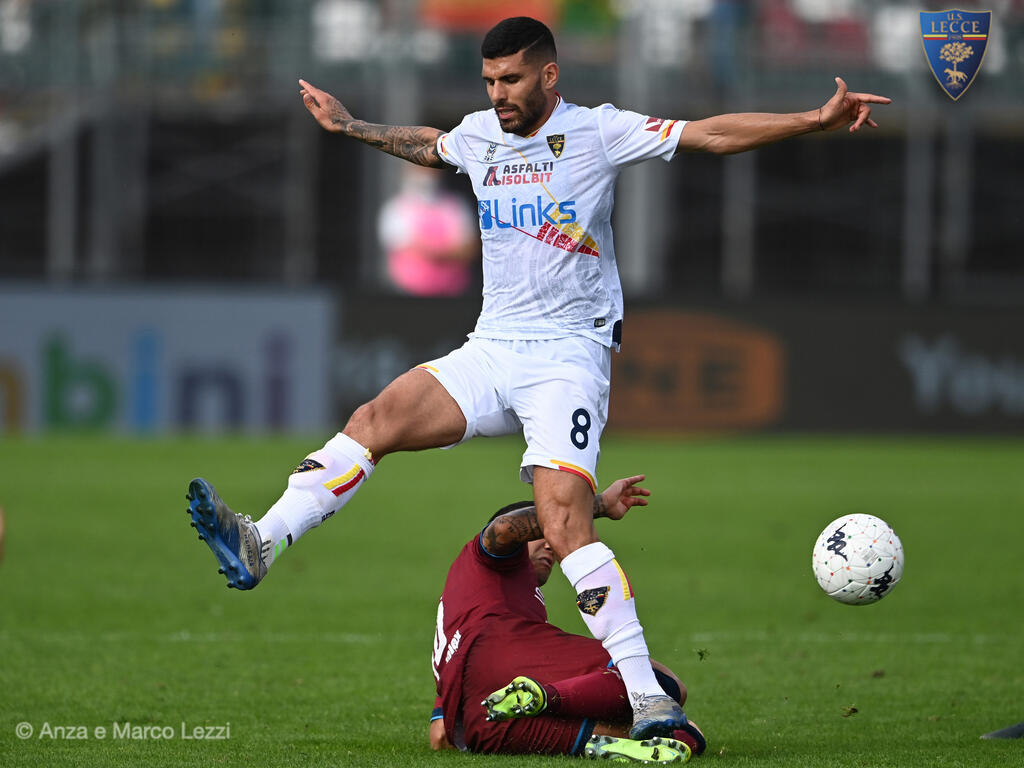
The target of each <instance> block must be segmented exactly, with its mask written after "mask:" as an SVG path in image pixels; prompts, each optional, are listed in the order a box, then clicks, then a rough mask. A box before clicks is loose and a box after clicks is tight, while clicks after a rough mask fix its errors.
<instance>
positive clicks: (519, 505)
mask: <svg viewBox="0 0 1024 768" xmlns="http://www.w3.org/2000/svg"><path fill="white" fill-rule="evenodd" d="M532 506H533V502H532V501H516V502H513V503H512V504H506V505H505V506H504V507H502V508H501V509H499V510H498V511H497V512H495V513H494V514H493V515H491V519H490V520H488V521H487V525H490V524H491V523H493V522H494V521H495V520H496V519H497V518H499V517H501V516H502V515H507V514H508V513H509V512H515V511H517V510H520V509H526V508H527V507H532ZM485 527H486V526H485Z"/></svg>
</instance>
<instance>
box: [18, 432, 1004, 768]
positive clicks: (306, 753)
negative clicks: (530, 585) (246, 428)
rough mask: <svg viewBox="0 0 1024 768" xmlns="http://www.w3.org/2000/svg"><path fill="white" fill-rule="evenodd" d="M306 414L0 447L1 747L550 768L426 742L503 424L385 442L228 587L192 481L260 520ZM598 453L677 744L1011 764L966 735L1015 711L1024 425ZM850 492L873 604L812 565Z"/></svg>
mask: <svg viewBox="0 0 1024 768" xmlns="http://www.w3.org/2000/svg"><path fill="white" fill-rule="evenodd" d="M324 437H326V436H317V437H314V438H312V439H308V440H301V441H299V440H292V439H289V440H273V439H266V440H241V439H233V440H198V439H195V440H186V439H181V440H174V441H153V442H145V441H123V440H107V439H90V438H84V437H81V438H55V439H45V440H15V439H6V440H4V441H2V442H0V505H2V506H3V507H4V508H5V510H6V517H7V532H6V539H7V540H6V559H5V560H4V562H3V563H2V564H0V651H2V660H0V692H2V693H0V700H2V702H3V705H2V707H0V765H3V766H10V767H13V766H40V765H49V766H63V765H75V766H121V765H125V766H128V765H132V766H135V765H176V766H192V765H195V766H212V765H224V766H236V765H237V766H250V765H261V766H321V765H324V766H350V765H351V766H419V765H426V766H456V765H459V766H461V765H501V766H520V765H522V766H537V765H541V764H542V763H547V762H550V761H551V760H554V761H555V763H556V764H560V765H574V764H576V763H575V762H567V761H570V760H572V759H571V758H540V757H530V758H526V757H517V758H513V757H486V756H472V755H462V754H457V753H443V754H435V753H432V752H430V750H429V749H428V747H427V744H426V730H427V725H426V719H427V715H428V713H429V710H430V707H431V705H432V702H433V690H432V689H433V679H432V676H431V674H430V666H429V652H430V648H431V641H432V638H433V630H434V614H435V611H436V600H437V596H438V594H439V592H440V589H441V586H442V584H443V581H444V576H445V573H446V571H447V567H448V564H449V562H450V561H451V559H452V558H453V557H454V556H455V554H456V553H457V552H458V550H459V548H460V547H461V545H462V544H463V543H464V542H465V541H466V540H467V539H469V538H470V536H472V535H473V534H474V533H475V532H476V531H478V530H479V528H480V526H482V524H483V523H484V521H485V520H486V519H487V517H488V516H489V515H490V513H491V512H492V511H493V510H494V509H496V508H497V507H498V506H501V505H503V504H505V503H507V502H509V501H513V500H516V499H520V498H524V497H526V496H527V495H528V492H527V489H526V488H525V487H524V486H522V485H521V484H520V483H519V482H518V475H517V467H518V461H519V455H520V453H521V451H522V447H521V443H520V441H518V440H514V439H509V440H492V441H483V440H476V441H473V442H472V443H470V444H469V445H467V446H463V447H460V448H459V449H457V450H455V451H451V452H448V451H430V452H426V453H421V454H415V455H412V454H408V455H400V456H392V457H388V458H387V459H386V460H385V461H384V462H382V464H381V466H380V467H379V468H378V470H377V472H376V473H375V475H374V477H373V478H372V480H371V481H370V482H369V483H368V484H367V485H366V486H365V487H364V488H363V490H362V491H361V492H360V494H359V497H358V498H357V499H356V500H355V502H354V503H353V504H352V505H350V506H349V507H348V508H347V509H345V510H343V511H342V512H341V513H340V514H339V515H337V516H336V517H335V518H334V519H332V520H331V521H329V522H328V523H327V524H326V525H324V526H323V527H322V528H320V529H318V530H316V531H314V532H312V533H311V534H309V535H308V536H307V537H306V538H304V539H303V540H302V541H301V542H300V543H299V544H298V545H297V546H296V547H295V548H293V549H292V550H291V551H289V552H287V553H286V554H285V555H284V556H283V558H282V560H281V561H280V562H279V563H278V564H277V565H275V566H274V568H273V570H272V573H271V574H270V576H269V577H268V579H267V580H266V581H265V582H264V583H263V584H262V585H260V587H259V588H258V589H257V590H255V591H254V592H251V593H238V592H235V591H233V590H231V591H229V590H227V589H225V587H224V578H223V577H222V576H219V575H217V572H216V570H217V568H216V564H215V561H214V558H213V557H212V555H211V554H210V553H209V551H208V550H207V549H206V547H205V545H203V544H201V543H200V542H199V541H197V540H196V536H195V533H194V531H193V530H192V529H191V528H190V527H189V526H188V518H187V517H186V515H185V500H184V493H185V490H186V487H187V483H188V481H189V479H191V478H192V477H193V476H195V475H204V476H206V477H208V478H209V479H210V480H212V481H213V482H214V484H215V485H216V486H217V488H218V490H219V491H220V492H221V494H222V495H223V496H224V498H225V499H226V500H227V501H228V503H229V504H231V505H232V506H233V507H234V508H235V509H236V510H238V511H242V512H249V513H251V514H253V516H254V517H258V516H259V515H260V514H262V512H263V510H264V509H265V508H266V507H267V506H268V505H269V504H270V503H272V502H273V501H274V500H275V499H276V498H277V496H278V494H279V491H280V489H281V488H282V487H283V484H284V481H285V479H286V477H287V473H288V472H289V471H290V469H291V467H292V466H294V464H295V463H297V461H298V460H300V459H301V458H302V457H303V456H304V455H305V454H306V453H307V452H308V451H310V450H312V449H314V448H316V447H318V446H319V445H320V444H322V442H323V439H324ZM602 448H603V455H604V460H603V462H602V466H601V479H602V480H603V481H604V482H605V483H607V482H609V481H611V480H613V479H614V478H615V477H618V476H621V475H624V474H630V473H634V472H644V473H646V474H647V476H648V481H647V483H646V485H647V486H648V487H650V488H651V489H652V491H653V493H654V495H653V497H652V503H651V506H650V507H648V508H646V509H636V510H633V511H632V512H631V513H630V515H629V516H627V518H626V519H625V520H623V521H621V522H617V523H616V522H611V521H601V522H600V523H599V528H600V532H601V535H602V537H603V538H604V540H605V541H606V542H608V543H609V544H610V545H611V546H612V547H613V548H614V549H615V551H616V554H617V555H618V558H619V560H620V562H622V563H623V565H624V567H625V568H626V570H627V572H628V573H629V575H630V577H631V580H632V582H633V586H634V588H635V590H636V593H637V596H638V602H639V612H640V617H641V620H642V622H643V624H644V626H645V628H646V633H647V639H648V643H649V645H650V647H651V649H652V653H653V655H654V656H655V657H656V658H658V659H660V660H661V661H663V662H665V663H667V664H668V665H669V666H671V667H672V668H673V669H674V670H675V671H676V672H677V673H678V674H679V675H680V676H681V677H682V678H683V680H684V681H685V682H686V683H687V685H688V687H689V689H690V701H689V703H688V705H687V711H688V713H689V714H690V716H691V717H692V718H693V719H694V720H695V721H696V722H698V723H699V724H700V725H701V726H702V727H703V728H704V730H705V732H706V733H707V735H708V738H709V742H710V747H709V750H708V754H707V755H706V756H705V757H703V758H699V759H695V764H698V765H699V764H709V765H717V766H744V767H746V766H772V767H773V768H780V767H786V766H801V767H803V766H807V767H810V766H814V767H815V768H831V767H833V766H834V767H835V768H839V767H840V766H841V767H842V768H848V767H850V766H864V767H865V768H866V767H867V766H870V767H871V768H885V767H887V766H892V767H894V768H895V767H897V766H898V767H900V768H902V767H903V766H925V765H942V766H945V767H947V768H948V767H950V766H965V767H966V766H970V767H971V768H978V767H985V766H1021V765H1024V741H1022V740H1015V741H982V740H980V739H979V736H980V735H981V734H983V733H987V732H990V731H993V730H995V729H997V728H1001V727H1003V726H1006V725H1011V724H1013V723H1016V722H1018V721H1020V720H1021V719H1022V718H1024V697H1022V695H1021V692H1022V691H1024V666H1022V664H1021V662H1022V660H1024V610H1022V607H1024V586H1022V579H1021V575H1022V572H1024V567H1022V565H1021V542H1022V541H1024V514H1022V511H1024V471H1022V468H1024V442H1021V441H1016V440H993V441H986V440H973V439H948V440H942V441H938V440H935V441H930V440H911V439H902V438H901V439H895V438H892V439H866V438H857V439H852V438H850V439H846V438H843V439H839V438H803V437H785V438H782V437H762V438H756V439H722V440H709V439H704V440H691V441H681V440H668V439H651V438H629V437H623V436H618V437H611V436H606V437H605V439H604V440H603V441H602ZM847 512H867V513H871V514H875V515H878V516H880V517H882V518H884V519H885V520H887V521H888V522H889V523H890V524H892V525H893V527H894V528H895V530H896V532H897V533H898V534H899V535H900V537H901V539H902V540H903V544H904V547H905V549H906V557H907V562H906V571H905V573H904V577H903V581H902V582H901V583H900V584H899V585H898V586H897V587H896V589H895V590H894V591H893V592H892V594H891V595H889V596H888V597H886V598H885V600H883V601H882V602H881V603H879V604H877V605H873V606H867V607H858V608H852V607H847V606H843V605H840V604H839V603H835V602H833V601H831V600H829V599H828V598H827V597H826V596H825V595H824V594H823V593H822V592H821V591H820V590H819V589H818V587H817V585H816V583H815V581H814V578H813V577H812V575H811V572H810V552H811V546H812V544H813V542H814V540H815V538H816V537H817V535H818V533H819V532H820V531H821V529H822V528H823V527H824V525H825V524H826V523H827V522H829V521H830V520H832V519H833V518H835V517H838V516H839V515H841V514H844V513H847ZM546 592H547V596H548V605H549V610H550V613H551V618H552V621H554V622H556V623H559V624H561V625H562V626H564V627H566V628H568V629H570V630H571V631H577V632H580V633H585V631H586V630H585V629H584V627H583V623H582V621H581V620H580V619H579V617H578V615H577V614H576V611H575V605H574V602H573V594H572V592H571V590H570V588H569V587H568V585H567V584H566V583H565V581H564V579H562V578H561V577H560V576H559V575H557V574H556V575H554V576H553V578H552V581H551V583H550V584H549V585H548V587H547V588H546ZM29 729H31V732H32V733H31V735H29V736H28V738H20V737H21V736H24V735H26V734H27V732H28V730H29ZM183 729H184V730H183ZM197 729H198V730H197ZM197 734H199V735H203V736H207V735H210V736H225V737H226V738H219V739H208V738H195V736H196V735H197ZM143 736H145V738H143ZM184 736H189V737H191V738H184ZM72 737H73V738H72Z"/></svg>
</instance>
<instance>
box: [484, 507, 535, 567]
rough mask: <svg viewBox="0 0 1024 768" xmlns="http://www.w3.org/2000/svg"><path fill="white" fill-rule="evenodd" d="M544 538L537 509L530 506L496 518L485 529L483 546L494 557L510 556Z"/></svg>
mask: <svg viewBox="0 0 1024 768" xmlns="http://www.w3.org/2000/svg"><path fill="white" fill-rule="evenodd" d="M543 538H544V533H543V531H541V529H540V523H538V522H537V508H536V507H533V506H530V507H523V508H522V509H517V510H515V511H513V512H508V513H506V514H504V515H500V516H499V517H496V518H494V519H493V520H492V521H491V522H490V523H489V524H488V525H487V527H486V528H484V533H483V545H484V549H486V550H487V551H488V552H490V553H491V554H492V555H510V554H512V553H513V552H515V551H516V550H518V549H519V548H520V547H521V546H523V544H526V543H527V542H530V541H536V540H537V539H543Z"/></svg>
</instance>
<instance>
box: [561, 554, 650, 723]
mask: <svg viewBox="0 0 1024 768" xmlns="http://www.w3.org/2000/svg"><path fill="white" fill-rule="evenodd" d="M561 568H562V573H564V574H565V575H566V578H568V579H569V582H570V583H571V584H572V585H573V587H574V588H575V589H576V593H577V600H576V604H577V605H578V606H579V609H580V613H581V615H582V616H583V622H584V623H585V624H586V625H587V629H589V630H590V633H591V634H592V635H593V636H594V637H596V638H597V639H598V640H600V641H601V644H602V645H603V646H604V648H605V650H606V651H608V655H609V656H611V657H612V662H613V663H614V664H615V666H616V667H617V668H618V670H619V674H621V675H622V682H623V683H625V685H626V690H627V691H628V692H629V699H630V701H631V702H633V703H635V702H636V701H637V700H638V699H639V698H640V697H641V696H656V695H662V696H663V695H665V691H664V690H662V688H661V686H660V685H659V684H658V679H657V678H656V677H655V676H654V670H653V669H651V659H650V654H649V653H648V651H647V642H646V641H645V640H644V630H643V627H641V626H640V621H639V620H638V619H637V616H636V602H635V601H634V599H633V588H632V587H631V586H630V585H629V580H628V579H627V578H626V574H625V573H624V572H623V570H622V568H620V567H619V564H618V563H617V562H616V561H615V554H614V553H613V552H612V551H611V550H610V549H609V548H608V547H607V546H605V545H604V544H602V543H601V542H600V541H596V542H594V543H593V544H588V545H587V546H585V547H580V548H579V549H577V550H576V551H575V552H571V553H570V554H569V555H568V556H567V557H566V558H565V559H563V560H562V563H561Z"/></svg>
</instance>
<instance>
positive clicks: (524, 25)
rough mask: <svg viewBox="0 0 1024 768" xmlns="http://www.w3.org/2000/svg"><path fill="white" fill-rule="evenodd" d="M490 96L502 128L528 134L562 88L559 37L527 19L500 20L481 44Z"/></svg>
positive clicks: (552, 107) (519, 17) (549, 110)
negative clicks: (559, 72) (560, 87)
mask: <svg viewBox="0 0 1024 768" xmlns="http://www.w3.org/2000/svg"><path fill="white" fill-rule="evenodd" d="M480 55H481V56H482V57H483V60H484V61H483V72H482V74H483V79H484V83H485V84H486V86H487V96H488V97H489V98H490V100H491V104H493V105H494V111H495V112H496V113H497V115H498V122H499V123H500V124H501V130H503V131H505V132H506V133H515V134H518V135H520V136H528V135H529V134H531V133H533V132H534V131H535V130H536V129H537V128H539V127H540V126H541V124H542V123H543V122H544V121H545V120H547V118H548V115H550V114H551V110H552V109H554V105H555V102H556V100H557V95H556V93H555V86H556V85H557V84H558V62H557V53H556V51H555V38H554V36H553V35H552V34H551V30H550V29H548V28H547V26H545V25H544V24H542V23H541V22H539V21H537V20H536V19H531V18H529V17H528V16H516V17H514V18H511V19H504V20H503V21H500V22H498V23H497V24H496V25H495V26H494V27H493V28H492V29H491V30H490V31H489V32H488V33H487V34H486V35H485V36H484V41H483V43H482V44H481V46H480Z"/></svg>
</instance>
